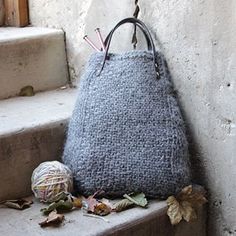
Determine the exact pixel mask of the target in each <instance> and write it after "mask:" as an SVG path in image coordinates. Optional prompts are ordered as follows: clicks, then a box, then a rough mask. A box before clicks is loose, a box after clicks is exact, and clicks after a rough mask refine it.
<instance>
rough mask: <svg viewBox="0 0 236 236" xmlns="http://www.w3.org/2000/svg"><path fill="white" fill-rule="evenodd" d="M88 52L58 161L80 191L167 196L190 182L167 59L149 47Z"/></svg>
mask: <svg viewBox="0 0 236 236" xmlns="http://www.w3.org/2000/svg"><path fill="white" fill-rule="evenodd" d="M103 57H104V54H103V53H95V54H93V55H92V56H91V58H90V60H89V62H88V65H87V68H86V70H85V73H84V75H83V77H82V79H81V81H80V87H79V91H78V98H77V102H76V105H75V109H74V112H73V115H72V117H71V119H70V123H69V129H68V134H67V140H66V144H65V148H64V154H63V161H64V163H65V164H66V165H68V166H69V167H70V168H71V170H72V171H73V174H74V179H75V186H76V187H77V190H78V191H79V192H80V193H81V194H84V195H90V194H93V193H94V192H95V191H97V190H104V191H105V193H106V194H107V195H113V196H122V195H123V194H125V193H130V192H144V193H145V194H146V195H147V196H149V197H158V198H165V197H167V196H168V195H171V194H174V193H176V192H177V191H179V190H180V189H181V188H182V187H183V186H185V185H187V184H189V182H190V172H189V161H188V144H187V140H186V136H185V127H184V122H183V119H182V116H181V113H180V109H179V107H178V103H177V100H176V97H175V96H174V92H173V88H172V85H171V80H170V79H171V78H170V74H169V72H168V68H167V66H166V62H165V60H164V58H163V56H161V55H160V54H159V53H157V59H158V62H159V70H160V78H157V75H156V71H155V69H154V65H153V56H152V53H151V52H149V51H132V52H127V53H123V54H109V60H107V61H106V64H105V67H104V69H103V71H102V73H101V74H100V75H98V74H99V71H100V69H101V63H102V60H103Z"/></svg>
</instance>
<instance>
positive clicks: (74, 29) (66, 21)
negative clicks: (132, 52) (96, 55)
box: [29, 0, 134, 80]
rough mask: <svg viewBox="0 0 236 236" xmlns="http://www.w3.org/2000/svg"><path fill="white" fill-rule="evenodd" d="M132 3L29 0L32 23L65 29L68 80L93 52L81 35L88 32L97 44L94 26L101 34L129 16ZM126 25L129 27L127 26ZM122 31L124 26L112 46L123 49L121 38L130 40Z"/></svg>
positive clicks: (77, 76)
mask: <svg viewBox="0 0 236 236" xmlns="http://www.w3.org/2000/svg"><path fill="white" fill-rule="evenodd" d="M133 5H134V4H133V1H132V0H119V1H116V0H109V1H107V0H99V1H93V0H79V1H78V0H67V1H57V0H42V1H37V0H29V8H30V20H31V23H32V24H33V25H37V26H46V27H55V28H61V29H63V30H64V31H65V33H66V44H67V52H68V64H69V69H70V75H71V80H76V79H78V78H79V76H80V74H81V69H82V68H83V67H84V64H85V62H86V61H87V59H88V56H89V55H90V54H91V53H92V52H93V49H91V48H90V47H89V46H88V45H87V44H86V43H85V42H84V40H83V36H84V35H85V34H88V35H89V37H90V38H91V39H92V40H93V41H94V42H96V44H97V45H99V43H97V37H96V34H95V32H94V29H95V28H97V27H100V28H101V31H102V34H103V35H104V36H105V35H107V34H108V32H109V30H110V29H111V28H112V27H113V26H114V24H115V23H116V22H117V21H119V20H121V19H122V18H124V17H127V16H129V17H130V16H132V14H133V11H134V6H133ZM125 29H127V28H125ZM128 29H129V30H131V28H130V27H129V28H128ZM124 32H125V30H124V29H123V30H122V31H119V33H118V35H117V37H116V47H115V48H119V49H122V48H123V49H124V48H126V47H124V45H126V44H125V43H124V41H127V40H129V41H130V40H131V38H130V37H129V36H128V34H124Z"/></svg>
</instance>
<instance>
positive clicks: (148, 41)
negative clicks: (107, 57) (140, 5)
mask: <svg viewBox="0 0 236 236" xmlns="http://www.w3.org/2000/svg"><path fill="white" fill-rule="evenodd" d="M134 25H135V26H138V27H139V29H140V30H141V31H142V33H143V34H144V36H145V39H146V42H147V48H148V50H149V51H151V50H152V46H151V42H150V40H149V37H148V35H147V33H146V32H145V31H144V30H143V28H142V27H141V26H140V25H138V24H137V23H135V24H134ZM111 33H112V31H111V32H110V33H109V34H108V35H107V37H106V39H105V41H104V45H105V48H106V47H107V43H108V40H109V38H110V36H111Z"/></svg>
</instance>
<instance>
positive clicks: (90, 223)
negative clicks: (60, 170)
mask: <svg viewBox="0 0 236 236" xmlns="http://www.w3.org/2000/svg"><path fill="white" fill-rule="evenodd" d="M43 207H44V205H43V204H40V203H38V202H37V201H35V203H34V204H33V205H32V206H31V208H29V209H26V210H24V211H17V210H13V209H6V208H0V219H1V221H0V235H10V236H31V235H34V236H39V235H44V236H67V235H74V236H108V235H109V236H190V235H191V236H205V235H206V234H205V222H206V216H205V209H204V208H202V209H200V210H199V212H198V220H197V221H195V222H192V223H186V222H181V223H180V224H179V225H177V226H174V227H173V226H171V224H170V222H169V219H168V217H167V215H166V210H167V206H166V203H165V202H164V201H152V202H150V204H149V207H148V208H147V209H141V208H138V207H136V208H133V209H129V210H126V211H123V212H120V213H112V214H110V215H108V216H106V217H105V218H106V219H107V220H109V223H107V222H104V221H103V220H101V219H96V218H91V217H86V216H83V211H82V210H75V211H72V212H69V213H66V214H65V221H64V223H62V225H61V226H60V227H48V228H40V226H39V225H38V223H39V222H41V221H42V220H43V219H44V217H43V216H42V214H41V213H40V209H41V208H43Z"/></svg>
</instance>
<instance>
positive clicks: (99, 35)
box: [95, 28, 106, 51]
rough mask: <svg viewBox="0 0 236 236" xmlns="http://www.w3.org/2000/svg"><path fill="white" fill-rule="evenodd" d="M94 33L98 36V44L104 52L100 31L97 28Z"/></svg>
mask: <svg viewBox="0 0 236 236" xmlns="http://www.w3.org/2000/svg"><path fill="white" fill-rule="evenodd" d="M95 32H96V34H97V36H98V39H99V42H100V44H101V46H102V50H103V51H105V50H106V48H105V45H104V42H103V39H102V35H101V32H100V29H99V28H97V29H95Z"/></svg>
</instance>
